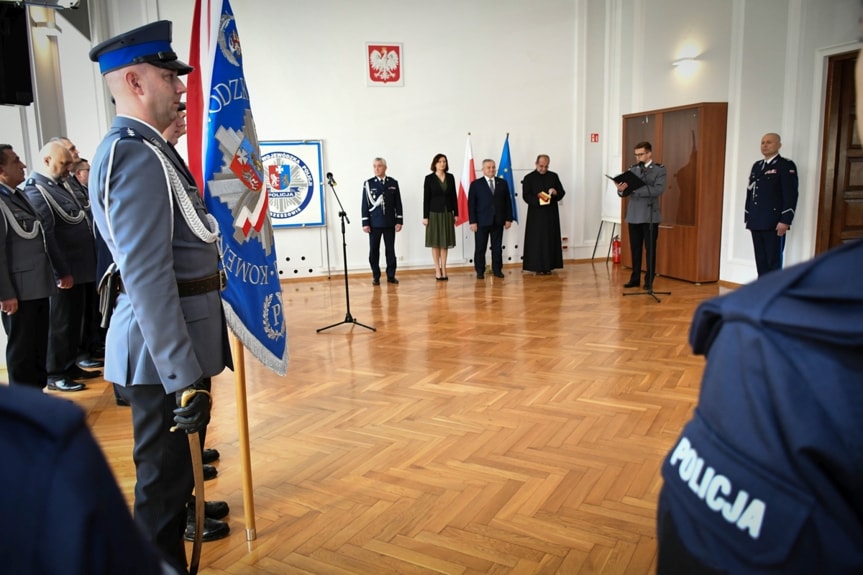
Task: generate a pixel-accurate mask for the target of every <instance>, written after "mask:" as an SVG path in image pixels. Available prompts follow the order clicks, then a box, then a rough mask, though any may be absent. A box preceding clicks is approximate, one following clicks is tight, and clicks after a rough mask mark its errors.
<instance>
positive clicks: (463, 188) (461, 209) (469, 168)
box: [455, 133, 476, 226]
mask: <svg viewBox="0 0 863 575" xmlns="http://www.w3.org/2000/svg"><path fill="white" fill-rule="evenodd" d="M475 179H476V169H475V168H474V165H473V152H472V151H471V149H470V133H468V135H467V144H466V145H465V149H464V165H463V167H462V172H461V181H460V182H459V184H458V220H456V223H455V225H457V226H460V225H462V224H463V223H465V222H467V221H468V220H469V219H470V215H469V214H468V207H467V192H468V190H469V189H470V183H471V182H472V181H474V180H475Z"/></svg>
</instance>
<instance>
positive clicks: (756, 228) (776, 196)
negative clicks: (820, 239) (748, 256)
mask: <svg viewBox="0 0 863 575" xmlns="http://www.w3.org/2000/svg"><path fill="white" fill-rule="evenodd" d="M781 147H782V139H781V138H780V137H779V134H773V133H770V134H764V136H763V137H762V138H761V155H762V156H764V159H763V160H759V161H757V162H755V163H754V164H753V165H752V171H750V172H749V185H748V186H747V188H746V211H745V213H744V218H743V219H744V221H745V222H746V229H748V230H749V231H750V232H751V233H752V244H753V246H754V248H755V266H756V268H757V269H758V276H759V277H761V276H763V275H764V274H766V273H767V272H770V271H773V270H778V269H781V268H782V252H783V250H784V249H785V234H786V232H788V229H789V228H790V227H791V221H792V220H793V219H794V210H795V209H796V208H797V166H796V165H794V162H792V161H791V160H789V159H787V158H783V157H782V156H780V155H779V148H781Z"/></svg>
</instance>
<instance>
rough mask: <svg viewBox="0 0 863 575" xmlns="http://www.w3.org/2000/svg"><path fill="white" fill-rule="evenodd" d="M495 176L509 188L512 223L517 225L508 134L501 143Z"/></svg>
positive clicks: (516, 208)
mask: <svg viewBox="0 0 863 575" xmlns="http://www.w3.org/2000/svg"><path fill="white" fill-rule="evenodd" d="M497 175H498V176H499V177H501V178H503V179H504V180H506V185H508V186H509V195H510V201H512V221H514V222H515V223H518V203H517V202H516V201H515V183H514V182H513V180H512V157H510V155H509V134H507V135H506V140H504V141H503V151H501V153H500V163H499V164H498V165H497Z"/></svg>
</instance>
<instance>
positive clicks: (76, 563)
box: [0, 385, 180, 575]
mask: <svg viewBox="0 0 863 575" xmlns="http://www.w3.org/2000/svg"><path fill="white" fill-rule="evenodd" d="M0 461H2V462H3V465H2V466H0V509H3V521H2V522H0V565H2V567H0V571H2V572H3V573H22V574H23V573H26V574H28V575H54V574H56V573H63V574H64V575H115V574H117V573H125V574H129V575H134V574H140V575H152V574H163V575H168V574H174V575H176V574H177V573H179V572H180V571H178V570H176V569H173V568H171V567H169V566H168V565H167V564H166V563H165V561H164V560H163V559H162V558H160V556H159V553H158V552H157V551H156V550H155V549H154V548H153V547H152V545H150V544H149V543H148V542H147V540H146V539H145V538H144V537H143V536H142V534H141V532H140V530H139V529H138V527H137V526H136V525H135V524H134V522H133V521H132V517H131V516H130V515H129V508H128V506H127V505H126V500H125V498H124V497H123V494H122V493H121V492H120V488H119V487H118V486H117V481H116V480H115V479H114V475H113V474H112V473H111V468H110V467H108V462H107V461H105V456H104V455H103V454H102V451H101V450H100V449H99V446H98V444H97V443H96V440H95V439H94V438H93V435H92V434H91V433H90V429H89V428H88V427H87V421H86V417H85V415H84V412H83V411H82V410H81V408H80V407H78V406H77V405H75V404H74V403H72V402H70V401H64V400H61V399H57V398H55V397H49V396H46V395H44V394H42V393H40V392H39V391H38V390H31V389H28V388H16V387H8V386H5V385H0Z"/></svg>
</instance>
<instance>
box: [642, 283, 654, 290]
mask: <svg viewBox="0 0 863 575" xmlns="http://www.w3.org/2000/svg"><path fill="white" fill-rule="evenodd" d="M644 289H646V290H647V291H653V284H644Z"/></svg>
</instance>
